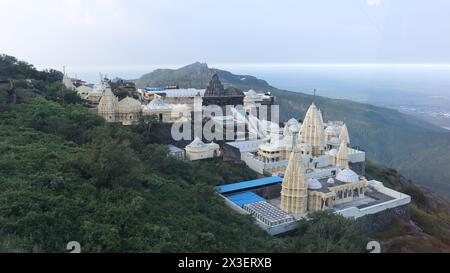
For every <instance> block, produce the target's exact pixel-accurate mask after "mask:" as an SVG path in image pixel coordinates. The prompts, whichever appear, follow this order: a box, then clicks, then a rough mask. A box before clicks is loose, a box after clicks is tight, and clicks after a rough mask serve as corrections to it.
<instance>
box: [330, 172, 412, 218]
mask: <svg viewBox="0 0 450 273" xmlns="http://www.w3.org/2000/svg"><path fill="white" fill-rule="evenodd" d="M368 187H371V188H373V189H374V190H375V191H378V192H380V193H383V194H386V195H387V196H390V197H392V198H395V199H394V200H390V201H387V202H384V203H381V204H376V205H373V206H370V207H366V208H362V209H359V208H357V207H351V208H347V209H343V210H340V211H337V212H336V213H338V214H340V215H342V216H344V217H346V218H355V219H357V218H361V217H363V216H365V215H369V214H376V213H379V212H382V211H385V210H387V209H393V208H396V207H400V206H404V205H407V204H410V203H411V197H410V196H409V195H406V194H403V193H401V192H398V191H395V190H393V189H389V188H386V187H385V186H384V185H383V183H381V182H379V181H375V180H371V181H369V182H368Z"/></svg>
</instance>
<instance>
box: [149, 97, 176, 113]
mask: <svg viewBox="0 0 450 273" xmlns="http://www.w3.org/2000/svg"><path fill="white" fill-rule="evenodd" d="M170 108H171V107H170V105H168V104H167V103H165V102H164V101H163V100H162V99H161V98H155V99H154V100H152V101H151V102H150V103H149V104H147V105H146V106H145V107H144V111H151V110H165V109H170Z"/></svg>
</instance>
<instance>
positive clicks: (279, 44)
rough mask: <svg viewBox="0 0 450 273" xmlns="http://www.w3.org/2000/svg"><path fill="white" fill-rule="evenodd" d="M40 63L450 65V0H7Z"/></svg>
mask: <svg viewBox="0 0 450 273" xmlns="http://www.w3.org/2000/svg"><path fill="white" fill-rule="evenodd" d="M0 11H1V14H2V15H1V16H0V34H1V38H0V53H7V54H10V55H14V56H17V57H18V58H20V59H23V60H26V61H28V62H30V63H33V64H35V65H37V66H38V67H55V68H59V69H60V68H61V67H62V65H64V64H65V65H67V66H69V67H70V66H73V67H75V66H77V67H90V66H96V67H101V66H137V65H150V64H154V65H160V64H180V65H181V64H188V63H192V62H194V61H202V62H208V63H212V64H225V63H226V64H230V63H231V64H248V63H265V64H273V63H282V64H285V63H450V50H449V49H450V14H449V11H450V1H448V0H431V1H425V0H339V1H338V0H308V1H301V0H293V1H288V0H273V1H268V0H267V1H264V0H221V1H215V0H123V1H122V0H0Z"/></svg>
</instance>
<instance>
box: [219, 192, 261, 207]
mask: <svg viewBox="0 0 450 273" xmlns="http://www.w3.org/2000/svg"><path fill="white" fill-rule="evenodd" d="M227 198H228V199H229V200H230V201H231V202H233V203H235V204H236V205H238V206H239V207H241V208H242V207H243V206H244V205H247V204H253V203H256V202H260V201H265V199H264V198H262V197H261V196H259V195H257V194H255V193H253V192H244V193H239V194H235V195H231V196H228V197H227Z"/></svg>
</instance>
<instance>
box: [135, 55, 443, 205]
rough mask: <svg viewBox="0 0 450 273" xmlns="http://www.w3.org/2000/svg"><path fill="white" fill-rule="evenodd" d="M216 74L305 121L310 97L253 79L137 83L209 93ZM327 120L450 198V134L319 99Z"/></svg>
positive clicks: (202, 75) (371, 154)
mask: <svg viewBox="0 0 450 273" xmlns="http://www.w3.org/2000/svg"><path fill="white" fill-rule="evenodd" d="M214 72H218V74H219V76H220V78H221V80H222V81H223V83H224V85H228V86H235V87H238V88H242V89H243V90H244V91H245V90H248V89H249V88H253V89H255V90H260V91H271V92H272V93H273V94H274V95H275V96H276V97H277V102H278V104H279V105H280V109H281V113H280V115H281V119H282V121H283V120H288V119H290V118H292V117H295V118H298V119H302V118H303V117H304V115H305V113H306V110H307V108H308V107H309V105H310V104H311V102H312V100H313V96H312V95H307V94H303V93H298V92H289V91H284V90H279V89H277V88H275V87H272V86H270V85H269V84H268V83H267V82H265V81H263V80H259V79H256V78H255V77H252V76H246V75H233V74H231V73H230V72H226V71H222V70H218V69H209V68H208V67H207V65H206V64H200V63H195V64H192V65H189V66H186V67H183V68H180V69H178V70H167V69H166V70H156V71H155V72H152V73H150V74H147V75H144V76H142V77H141V78H140V79H139V80H137V83H138V85H140V86H141V87H142V86H145V85H147V84H150V85H170V84H178V85H180V87H193V88H205V87H206V86H207V84H208V82H209V80H210V77H211V75H212V74H213V73H214ZM316 104H317V105H318V106H319V107H320V108H321V109H322V111H323V114H324V119H325V120H343V121H345V122H346V123H347V124H348V125H349V126H348V127H349V133H350V136H351V140H352V143H351V144H352V145H353V146H359V147H361V148H362V149H364V150H365V151H367V156H368V158H369V159H371V160H374V161H376V162H379V163H382V164H384V165H387V166H389V167H392V168H395V169H398V170H399V171H401V173H402V174H404V175H406V176H407V177H408V178H411V179H413V180H415V181H417V183H419V184H421V185H424V186H426V187H428V188H430V189H432V190H433V191H436V192H439V193H441V194H444V195H446V196H450V168H449V167H448V166H449V164H450V163H449V162H450V152H449V151H450V132H448V131H445V130H443V129H441V128H439V127H436V126H434V125H432V124H430V123H427V122H425V121H422V120H421V119H418V118H416V117H413V116H409V115H406V114H402V113H400V112H398V111H396V110H392V109H388V108H383V107H376V106H373V105H368V104H362V103H358V102H352V101H348V100H337V99H330V98H324V97H317V98H316Z"/></svg>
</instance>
